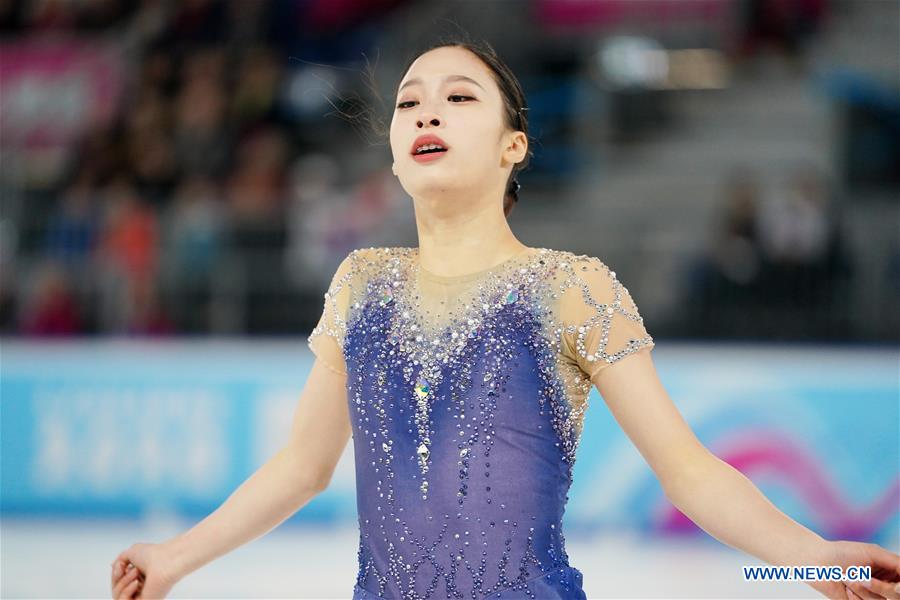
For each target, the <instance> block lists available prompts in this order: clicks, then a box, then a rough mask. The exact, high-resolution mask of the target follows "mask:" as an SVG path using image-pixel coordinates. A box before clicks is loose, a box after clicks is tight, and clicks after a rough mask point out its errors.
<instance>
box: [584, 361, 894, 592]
mask: <svg viewBox="0 0 900 600" xmlns="http://www.w3.org/2000/svg"><path fill="white" fill-rule="evenodd" d="M592 381H593V383H594V385H595V386H596V387H597V390H598V391H599V392H600V394H601V395H602V396H603V399H604V401H605V402H606V404H607V405H608V406H609V409H610V411H611V412H612V414H613V416H614V417H615V419H616V421H617V422H618V423H619V425H620V426H621V427H622V429H623V431H625V433H626V435H628V437H629V438H630V439H631V441H632V442H633V443H634V444H635V446H636V447H637V449H638V451H639V452H640V453H641V455H642V456H643V457H644V459H645V460H646V461H647V463H648V464H649V465H650V467H651V468H652V469H653V471H654V473H655V474H656V476H657V478H658V479H659V482H660V484H661V486H662V488H663V490H664V492H665V494H666V497H667V498H668V499H669V501H671V502H672V504H673V505H675V506H676V507H677V508H678V510H680V511H681V512H682V513H684V515H685V516H687V517H688V518H690V519H691V520H692V521H694V522H695V523H696V524H697V525H698V526H699V527H700V528H702V529H703V530H704V531H706V532H707V533H709V534H710V535H711V536H713V537H714V538H716V539H717V540H719V541H721V542H723V543H725V544H727V545H729V546H731V547H733V548H737V549H740V550H742V551H744V552H746V553H748V554H750V555H752V556H755V557H757V558H759V559H761V560H763V561H765V562H767V563H769V564H773V565H775V564H777V565H841V566H842V567H847V566H850V565H866V564H867V565H870V566H872V567H873V569H872V570H873V579H874V578H876V577H877V575H876V573H877V572H880V571H879V570H878V568H877V567H879V566H880V567H883V568H885V569H888V568H890V569H892V570H893V571H894V573H896V572H897V568H898V565H900V556H898V555H896V554H894V553H892V552H888V551H887V550H885V549H883V548H880V547H879V546H876V545H875V544H858V546H856V547H850V548H848V547H847V545H848V544H850V545H851V546H853V544H855V543H854V542H829V541H827V540H825V539H823V538H822V537H821V536H819V535H818V534H816V533H815V532H813V531H811V530H809V529H807V528H806V527H804V526H803V525H801V524H799V523H797V522H796V521H794V520H793V519H791V518H790V517H788V516H787V515H785V514H784V513H783V512H781V511H780V510H778V508H776V507H775V506H774V505H773V504H772V503H771V502H770V501H769V500H768V499H767V498H766V497H765V496H764V495H763V494H762V493H761V492H760V491H759V489H758V488H757V487H756V486H755V485H754V484H753V482H751V481H750V480H749V479H748V478H747V477H746V476H745V475H743V474H742V473H741V472H740V471H738V470H737V469H735V468H734V467H732V466H731V465H729V464H728V463H726V462H724V461H723V460H721V459H719V458H718V457H716V456H715V455H714V454H712V453H711V452H710V451H709V450H708V449H707V448H705V447H704V446H703V445H702V444H701V443H700V441H699V440H698V439H697V437H696V436H695V435H694V433H693V432H692V431H691V429H690V427H689V426H688V424H687V423H686V422H685V420H684V418H683V417H682V416H681V414H680V413H679V412H678V409H677V408H676V406H675V404H674V403H673V402H672V400H671V398H670V397H669V395H668V394H667V393H666V390H665V388H664V387H663V385H662V383H661V382H660V380H659V377H658V376H657V374H656V370H655V368H654V365H653V361H652V358H651V356H650V352H649V351H648V350H643V351H639V352H635V353H634V354H633V355H630V356H627V357H626V358H624V359H621V360H620V361H618V362H617V363H616V364H614V365H610V366H608V367H607V368H604V369H602V370H600V371H598V372H597V373H596V374H595V376H594V378H593V379H592ZM648 415H652V418H647V417H648ZM841 545H843V546H841ZM851 561H857V562H851ZM811 587H813V588H814V589H816V590H818V591H819V592H821V593H823V594H824V595H826V596H828V597H835V598H838V597H839V598H845V597H847V596H846V590H845V589H844V588H845V587H847V586H845V585H844V584H843V583H840V582H816V583H815V584H811ZM849 587H851V588H852V589H854V590H855V591H856V590H859V591H860V593H865V591H864V588H860V587H858V586H857V584H853V585H851V586H849ZM862 597H863V598H869V597H870V596H866V595H863V596H862ZM871 597H873V598H874V597H878V598H880V597H882V596H871Z"/></svg>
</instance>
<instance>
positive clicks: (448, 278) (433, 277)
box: [413, 246, 534, 283]
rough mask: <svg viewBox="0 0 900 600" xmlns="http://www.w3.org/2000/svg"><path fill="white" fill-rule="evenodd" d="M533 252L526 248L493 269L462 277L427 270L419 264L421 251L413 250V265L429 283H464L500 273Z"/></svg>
mask: <svg viewBox="0 0 900 600" xmlns="http://www.w3.org/2000/svg"><path fill="white" fill-rule="evenodd" d="M533 250H534V248H532V247H530V246H526V247H525V248H523V249H522V250H521V252H518V253H516V254H514V255H513V256H510V257H509V258H507V259H506V260H504V261H503V262H500V263H498V264H496V265H494V266H492V267H487V268H486V269H481V270H479V271H474V272H472V273H464V274H462V275H439V274H437V273H432V272H431V271H429V270H427V269H425V268H424V267H423V266H422V265H421V264H420V263H419V249H418V248H413V265H414V266H415V268H416V270H417V271H418V272H419V276H420V277H422V278H423V279H427V280H429V281H435V282H438V283H463V282H466V281H472V280H474V279H478V278H480V277H483V276H484V275H487V274H489V273H492V272H498V271H500V270H502V269H503V268H505V267H506V266H507V265H509V264H510V263H512V262H513V261H515V260H516V259H518V258H521V257H523V256H526V255H528V254H529V253H531V252H532V251H533Z"/></svg>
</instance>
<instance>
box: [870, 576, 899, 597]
mask: <svg viewBox="0 0 900 600" xmlns="http://www.w3.org/2000/svg"><path fill="white" fill-rule="evenodd" d="M861 585H862V586H863V587H866V588H868V589H870V590H871V591H872V592H874V593H876V594H878V596H876V598H878V599H879V600H880V599H881V598H891V599H896V598H900V589H896V586H895V584H893V583H891V582H889V581H882V580H881V579H876V578H874V577H873V578H871V579H870V580H869V581H867V582H861ZM898 585H900V584H898Z"/></svg>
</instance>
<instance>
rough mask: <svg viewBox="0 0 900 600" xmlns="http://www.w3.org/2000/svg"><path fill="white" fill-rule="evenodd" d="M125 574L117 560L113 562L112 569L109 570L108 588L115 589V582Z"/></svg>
mask: <svg viewBox="0 0 900 600" xmlns="http://www.w3.org/2000/svg"><path fill="white" fill-rule="evenodd" d="M124 574H125V571H124V570H123V569H122V563H120V562H119V560H118V559H116V560H115V561H113V564H112V569H110V586H111V587H115V585H116V582H117V581H119V579H120V578H121V577H122V575H124Z"/></svg>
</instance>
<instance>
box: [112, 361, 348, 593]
mask: <svg viewBox="0 0 900 600" xmlns="http://www.w3.org/2000/svg"><path fill="white" fill-rule="evenodd" d="M345 385H346V375H343V374H340V373H337V372H335V371H334V370H333V369H330V368H328V367H327V366H326V365H325V364H324V363H323V362H322V361H321V360H318V359H316V361H315V362H314V363H313V367H312V370H311V372H310V375H309V378H308V379H307V381H306V384H305V385H304V387H303V391H302V392H301V394H300V398H299V400H298V404H297V408H296V412H295V414H294V420H293V427H292V431H291V436H290V439H289V440H288V442H287V443H286V444H285V446H284V447H283V448H281V449H280V450H279V451H278V452H276V453H275V455H274V456H273V457H272V458H270V459H269V460H268V461H267V462H266V463H265V464H263V465H262V466H261V467H260V468H259V469H258V470H257V471H256V472H254V473H253V474H252V475H251V476H250V477H249V478H248V479H247V480H246V481H244V482H243V483H242V484H241V485H240V486H239V487H238V488H237V489H236V490H235V491H234V492H233V493H232V494H231V495H230V496H229V497H228V499H227V500H225V502H224V503H223V504H222V505H221V506H220V507H219V508H218V509H216V510H215V511H214V512H213V513H211V514H210V515H209V516H207V517H206V518H205V519H203V520H202V521H200V522H199V523H198V524H197V525H195V526H194V527H193V528H191V529H189V530H188V531H186V532H184V533H182V534H180V535H178V536H176V537H174V538H172V539H170V540H168V541H166V542H164V543H162V544H134V545H132V546H131V547H130V548H128V549H126V550H124V551H123V552H122V553H121V554H119V557H118V558H117V560H116V561H115V562H114V563H113V578H112V585H113V593H114V596H116V597H118V596H119V595H124V594H123V592H122V590H121V589H117V587H116V586H117V585H118V584H119V582H120V580H122V579H124V578H123V575H124V576H128V575H127V574H126V573H130V574H131V576H132V577H134V576H135V575H137V577H138V578H139V581H140V582H141V583H142V584H143V589H142V590H141V596H140V597H152V598H158V597H164V596H165V595H166V593H167V592H168V590H169V589H171V587H172V586H173V585H174V584H175V583H176V582H177V581H178V580H180V579H182V578H183V577H185V576H186V575H187V574H189V573H191V572H193V571H195V570H196V569H199V568H200V567H202V566H203V565H205V564H207V563H209V562H211V561H212V560H214V559H216V558H218V557H220V556H222V555H224V554H226V553H228V552H230V551H231V550H233V549H235V548H237V547H238V546H241V545H242V544H245V543H247V542H249V541H251V540H254V539H256V538H258V537H260V536H262V535H263V534H265V533H267V532H269V531H270V530H271V529H273V528H274V527H276V526H277V525H279V524H280V523H282V522H283V521H284V520H286V519H287V518H288V517H290V516H291V515H293V514H294V513H295V512H297V511H298V510H299V509H300V508H301V507H303V506H304V505H306V503H308V502H309V501H310V500H311V499H312V498H313V497H315V496H316V495H317V494H318V493H319V492H321V491H322V490H324V489H325V488H326V487H327V485H328V483H329V481H330V480H331V476H332V474H333V472H334V468H335V466H336V464H337V462H338V460H339V459H340V457H341V454H342V453H343V450H344V448H345V446H346V445H347V441H348V440H349V438H350V433H351V429H350V419H349V412H348V407H347V401H346V388H345ZM129 563H131V564H133V565H135V566H136V567H137V569H136V570H134V571H139V573H135V572H131V571H129V572H126V570H125V568H126V565H127V564H129ZM117 569H118V570H117ZM119 587H120V588H122V587H124V586H123V585H119ZM138 587H139V588H140V584H138Z"/></svg>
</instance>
